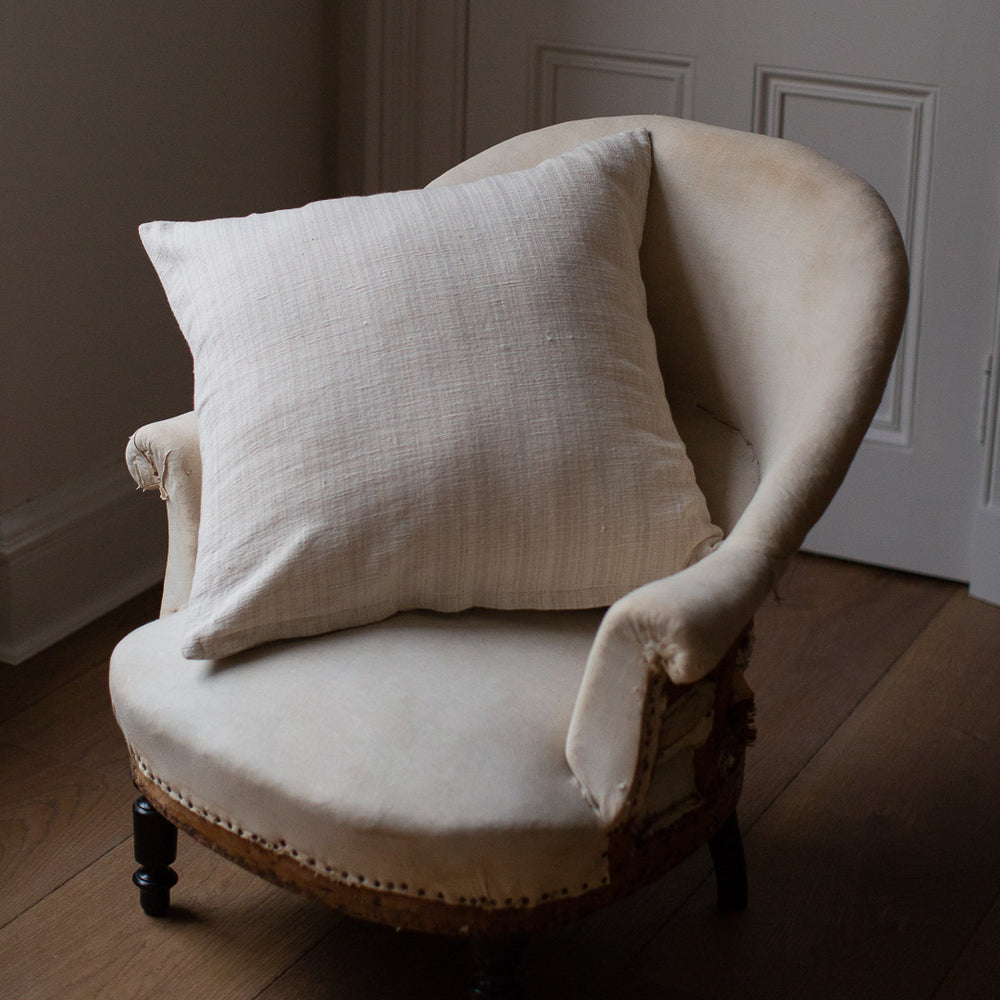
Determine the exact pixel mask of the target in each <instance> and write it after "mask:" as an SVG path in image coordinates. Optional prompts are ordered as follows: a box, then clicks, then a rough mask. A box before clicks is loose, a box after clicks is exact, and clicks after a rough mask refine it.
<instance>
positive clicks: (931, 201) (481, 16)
mask: <svg viewBox="0 0 1000 1000" xmlns="http://www.w3.org/2000/svg"><path fill="white" fill-rule="evenodd" d="M468 33H469V38H468V62H467V92H466V120H465V152H466V153H467V154H471V153H474V152H477V151H478V150H480V149H482V148H485V147H486V146H489V145H491V144H493V143H494V142H498V141H500V140H502V139H504V138H507V137H508V136H511V135H513V134H515V133H518V132H522V131H524V130H526V129H529V128H536V127H539V126H542V125H547V124H551V123H553V122H556V121H560V120H567V119H572V118H582V117H590V116H594V115H610V114H628V113H647V112H654V113H664V114H674V115H681V116H685V117H693V118H696V119H698V120H701V121H705V122H710V123H713V124H717V125H723V126H728V127H731V128H738V129H746V130H756V131H760V132H765V133H769V134H773V135H779V136H783V137H785V138H789V139H793V140H795V141H798V142H802V143H805V144H806V145H810V146H813V147H814V148H817V149H819V150H820V151H821V152H824V153H826V154H827V155H828V156H830V157H832V158H833V159H835V160H837V161H839V162H841V163H843V164H844V165H845V166H847V167H849V168H851V169H853V170H855V171H856V172H858V173H860V174H861V175H862V176H864V177H866V178H867V179H868V180H869V181H870V182H871V183H872V184H874V185H875V187H876V188H878V189H879V190H880V191H881V192H882V194H883V196H884V197H885V199H886V201H887V202H888V203H889V205H890V207H891V208H892V210H893V212H894V213H895V215H896V218H897V220H898V222H899V224H900V228H901V230H902V231H903V234H904V236H905V239H906V242H907V246H908V248H909V252H910V258H911V267H912V292H911V306H910V312H909V317H908V321H907V325H906V330H905V333H904V339H903V344H902V347H901V349H900V354H899V356H898V358H897V361H896V366H895V369H894V372H893V375H892V378H891V381H890V385H889V387H888V389H887V391H886V395H885V398H884V400H883V403H882V406H881V409H880V411H879V413H878V415H877V417H876V419H875V421H874V423H873V425H872V428H871V430H870V432H869V435H868V438H867V440H866V442H865V444H864V445H863V446H862V449H861V452H860V454H859V456H858V459H857V461H856V462H855V465H854V467H853V468H852V470H851V473H850V475H849V477H848V480H847V482H846V483H845V485H844V487H843V488H842V490H841V492H840V493H839V494H838V497H837V498H836V500H835V501H834V503H833V505H832V507H831V509H830V510H829V512H828V514H827V515H826V516H825V517H824V518H823V520H822V521H821V522H820V524H819V525H818V526H817V528H816V529H815V530H814V531H813V533H812V534H811V535H810V537H809V539H808V541H807V547H808V548H810V549H811V550H813V551H818V552H824V553H828V554H832V555H838V556H843V557H846V558H850V559H857V560H861V561H865V562H872V563H877V564H881V565H886V566H892V567H896V568H901V569H907V570H913V571H916V572H921V573H928V574H933V575H937V576H944V577H951V578H954V579H958V580H970V579H972V580H973V592H974V593H976V592H978V593H979V594H980V595H981V596H984V597H987V598H988V599H992V600H994V601H998V602H1000V475H998V474H997V473H996V472H995V471H994V467H993V458H992V456H993V452H994V450H997V449H996V447H995V444H994V440H995V436H996V416H995V414H996V403H995V398H994V397H995V395H996V388H995V382H996V381H997V380H996V379H994V385H993V386H990V385H988V384H987V376H986V374H985V369H986V368H987V367H988V358H989V356H990V355H991V353H992V354H996V353H997V349H996V344H995V341H996V339H997V277H998V261H1000V221H998V219H1000V4H998V3H997V2H996V0H961V2H959V3H956V2H955V0H882V2H881V3H879V4H872V3H871V0H824V2H822V3H821V2H819V0H812V2H808V0H806V2H803V0H756V2H753V3H747V2H746V0H697V2H692V0H668V2H653V0H645V2H644V0H616V2H615V3H614V4H610V3H606V2H600V0H561V2H539V0H505V2H503V3H499V2H496V0H471V2H470V5H469V12H468ZM974 535H975V539H976V541H975V545H973V544H972V539H973V536H974Z"/></svg>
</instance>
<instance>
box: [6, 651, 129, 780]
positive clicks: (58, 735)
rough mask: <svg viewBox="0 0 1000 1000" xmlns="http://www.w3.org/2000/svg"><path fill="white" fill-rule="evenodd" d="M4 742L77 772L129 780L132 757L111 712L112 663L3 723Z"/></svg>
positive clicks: (94, 669)
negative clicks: (83, 769) (88, 770)
mask: <svg viewBox="0 0 1000 1000" xmlns="http://www.w3.org/2000/svg"><path fill="white" fill-rule="evenodd" d="M0 742H2V743H7V744H13V745H15V746H19V747H22V748H23V749H26V750H34V751H37V752H39V753H44V754H46V755H48V756H50V757H55V758H58V759H59V760H64V761H66V762H67V763H72V764H74V765H76V766H80V767H90V768H94V769H95V770H100V771H103V772H105V773H108V774H127V773H128V752H127V750H126V747H125V741H124V739H123V738H122V734H121V730H120V729H119V728H118V724H117V723H116V722H115V718H114V713H113V711H112V708H111V696H110V694H109V692H108V664H107V660H103V661H100V662H98V663H95V664H94V665H93V666H90V667H88V668H87V669H86V670H84V671H83V672H81V673H80V674H78V675H77V676H75V677H73V678H71V679H70V680H69V681H67V682H66V683H65V684H63V685H62V686H61V687H59V688H57V689H56V690H54V691H52V692H50V693H48V694H46V695H45V696H44V697H43V698H41V699H40V700H39V701H37V702H35V703H34V704H32V705H30V706H29V707H28V708H26V709H24V710H23V711H22V712H20V713H18V714H17V715H15V716H12V717H11V718H8V719H7V720H6V721H4V722H0Z"/></svg>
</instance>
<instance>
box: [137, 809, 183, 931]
mask: <svg viewBox="0 0 1000 1000" xmlns="http://www.w3.org/2000/svg"><path fill="white" fill-rule="evenodd" d="M132 847H133V850H134V853H135V860H136V861H138V862H139V865H140V866H141V867H140V868H139V869H138V870H137V871H136V873H135V874H134V875H133V876H132V881H133V882H134V883H135V884H136V885H137V886H138V887H139V904H140V906H142V909H143V912H144V913H146V914H147V915H148V916H150V917H162V916H163V915H164V914H165V913H166V912H167V910H168V909H169V908H170V890H171V889H172V888H173V887H174V886H175V885H176V884H177V873H176V872H175V871H174V870H173V868H171V867H170V866H171V864H173V862H174V860H175V859H176V858H177V827H175V826H174V825H173V823H171V822H170V821H169V820H167V819H164V818H163V816H161V815H160V814H159V813H158V812H157V811H156V810H155V809H154V808H153V807H152V806H151V805H150V804H149V802H148V801H147V800H146V797H145V796H144V795H142V796H140V797H139V798H137V799H136V800H135V802H134V803H133V805H132Z"/></svg>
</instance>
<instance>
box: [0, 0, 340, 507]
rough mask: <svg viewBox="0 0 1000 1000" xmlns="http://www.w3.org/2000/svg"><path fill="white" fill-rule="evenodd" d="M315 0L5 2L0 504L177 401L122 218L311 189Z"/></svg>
mask: <svg viewBox="0 0 1000 1000" xmlns="http://www.w3.org/2000/svg"><path fill="white" fill-rule="evenodd" d="M324 6H325V5H324V3H323V2H322V0H281V2H280V3H279V2H277V0H273V2H263V3H262V2H257V3H252V2H246V0H226V2H212V3H207V4H206V3H202V2H192V0H171V2H170V3H168V4H148V3H136V2H135V0H89V2H86V0H85V2H73V0H60V2H52V0H31V2H30V3H27V2H26V3H11V4H4V9H3V12H2V14H0V46H2V48H0V65H2V67H3V71H2V72H3V76H2V79H3V86H4V92H3V94H2V99H0V106H2V129H3V132H2V136H0V148H2V150H3V161H2V164H3V165H2V167H0V206H2V208H0V219H2V220H3V234H2V239H0V254H2V259H0V273H2V274H3V288H4V296H3V306H2V310H3V314H2V328H0V329H2V336H3V354H2V358H3V363H2V365H0V399H2V400H3V402H2V423H3V433H2V435H0V470H2V476H0V513H3V512H4V511H7V510H9V509H11V508H14V507H17V506H18V505H21V504H23V503H25V502H26V501H29V500H34V499H36V498H38V497H40V496H43V495H45V494H46V493H47V492H48V491H51V490H54V489H57V488H59V487H60V486H62V485H64V484H65V483H67V482H69V481H72V480H73V478H74V477H76V476H78V475H79V474H80V472H81V470H82V469H84V468H85V467H86V466H87V465H88V464H91V463H95V462H104V461H106V460H107V459H108V458H109V457H111V456H113V455H116V454H118V453H120V452H121V450H122V448H123V446H124V443H125V440H126V437H127V435H128V434H129V432H130V431H131V430H132V429H133V427H134V426H135V425H136V424H137V423H141V422H145V421H147V420H151V419H156V418H159V417H165V416H169V415H171V414H172V413H175V412H179V411H182V410H184V409H186V408H188V407H189V406H190V396H191V384H190V359H189V356H188V354H187V349H186V347H185V346H184V343H183V341H182V339H181V337H180V335H179V333H178V332H177V330H176V327H175V326H174V323H173V320H172V317H171V316H170V314H169V311H168V309H167V307H166V305H165V302H164V299H163V296H162V294H161V292H160V289H159V286H158V284H157V282H156V278H155V276H154V274H153V271H152V269H151V268H150V266H149V265H148V263H147V262H146V260H145V257H144V254H143V252H142V249H141V246H140V244H139V242H138V238H137V236H136V227H137V226H138V225H139V223H141V222H143V221H145V220H148V219H153V218H200V217H211V216H217V215H230V214H234V215H235V214H246V213H248V212H251V211H257V210H266V209H269V208H278V207H287V206H291V205H294V204H298V203H301V202H304V201H307V200H309V199H311V198H315V197H319V196H321V195H323V194H325V193H327V192H326V189H325V184H324V177H325V153H326V135H325V122H326V121H327V117H328V110H327V107H326V103H325V102H326V100H327V94H326V73H327V69H328V66H327V63H326V55H327V52H326V49H327V38H326V26H325V24H324Z"/></svg>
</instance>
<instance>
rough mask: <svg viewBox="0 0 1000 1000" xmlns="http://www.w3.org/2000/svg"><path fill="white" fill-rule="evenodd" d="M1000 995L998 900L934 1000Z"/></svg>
mask: <svg viewBox="0 0 1000 1000" xmlns="http://www.w3.org/2000/svg"><path fill="white" fill-rule="evenodd" d="M998 992H1000V896H998V897H997V899H996V901H995V902H994V904H993V906H992V908H991V909H990V912H989V913H988V914H987V915H986V917H985V918H984V919H983V921H982V923H980V925H979V926H978V927H977V928H976V932H975V934H973V936H972V939H971V940H970V941H969V943H968V944H967V945H966V946H965V948H964V949H963V950H962V954H961V956H960V957H959V960H958V961H957V962H956V963H955V966H954V968H952V969H951V971H950V972H949V973H948V976H947V978H946V979H945V981H944V982H943V983H942V984H941V988H940V989H939V990H938V991H937V992H936V993H935V994H934V1000H988V998H992V997H995V996H996V995H997V993H998Z"/></svg>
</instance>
